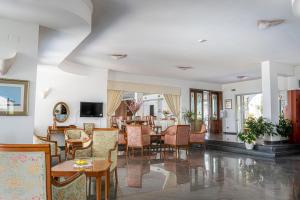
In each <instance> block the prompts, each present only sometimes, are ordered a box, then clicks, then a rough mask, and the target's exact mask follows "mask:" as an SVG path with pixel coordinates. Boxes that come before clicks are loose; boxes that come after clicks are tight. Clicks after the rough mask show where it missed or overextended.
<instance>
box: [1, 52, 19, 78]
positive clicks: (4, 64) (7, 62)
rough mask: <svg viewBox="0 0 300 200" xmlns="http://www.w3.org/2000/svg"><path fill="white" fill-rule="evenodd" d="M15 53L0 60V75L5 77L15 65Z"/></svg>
mask: <svg viewBox="0 0 300 200" xmlns="http://www.w3.org/2000/svg"><path fill="white" fill-rule="evenodd" d="M16 56H17V52H14V53H12V54H11V55H9V56H7V57H5V58H0V75H2V76H3V75H5V74H6V73H7V72H8V70H9V69H10V68H11V66H12V65H13V64H14V63H15V60H16Z"/></svg>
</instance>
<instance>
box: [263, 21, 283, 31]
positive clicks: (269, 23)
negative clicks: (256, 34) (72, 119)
mask: <svg viewBox="0 0 300 200" xmlns="http://www.w3.org/2000/svg"><path fill="white" fill-rule="evenodd" d="M285 22H286V20H285V19H273V20H258V21H257V27H258V28H259V29H261V30H264V29H267V28H270V27H273V26H278V25H280V24H283V23H285Z"/></svg>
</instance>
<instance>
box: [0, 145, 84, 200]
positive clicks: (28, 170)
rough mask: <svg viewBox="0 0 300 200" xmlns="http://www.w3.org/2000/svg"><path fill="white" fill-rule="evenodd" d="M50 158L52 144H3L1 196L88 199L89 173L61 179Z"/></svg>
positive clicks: (0, 149) (1, 155) (0, 171)
mask: <svg viewBox="0 0 300 200" xmlns="http://www.w3.org/2000/svg"><path fill="white" fill-rule="evenodd" d="M50 161H51V150H50V145H49V144H24V145H23V144H15V145H8V144H6V145H5V144H1V145H0V177H1V179H0V199H3V200H4V199H5V200H9V199H45V200H68V199H70V200H71V199H72V200H86V176H85V174H82V173H77V174H75V175H74V176H72V177H70V178H68V179H67V180H65V181H64V182H60V183H58V182H56V181H54V180H51V164H50ZM51 181H52V183H53V184H52V183H51Z"/></svg>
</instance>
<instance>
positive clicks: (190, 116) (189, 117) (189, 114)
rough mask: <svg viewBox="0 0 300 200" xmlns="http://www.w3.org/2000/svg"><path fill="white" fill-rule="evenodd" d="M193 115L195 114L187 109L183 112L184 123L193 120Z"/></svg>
mask: <svg viewBox="0 0 300 200" xmlns="http://www.w3.org/2000/svg"><path fill="white" fill-rule="evenodd" d="M194 116H195V114H194V113H193V112H191V111H189V110H187V111H185V112H184V113H183V119H184V121H185V123H186V124H187V123H189V124H191V123H192V122H193V120H194Z"/></svg>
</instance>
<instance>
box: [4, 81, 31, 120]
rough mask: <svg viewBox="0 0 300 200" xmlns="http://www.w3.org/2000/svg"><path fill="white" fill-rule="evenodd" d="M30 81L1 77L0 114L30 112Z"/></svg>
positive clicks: (17, 114) (19, 114)
mask: <svg viewBox="0 0 300 200" xmlns="http://www.w3.org/2000/svg"><path fill="white" fill-rule="evenodd" d="M28 88H29V81H24V80H12V79H0V116H25V115H27V114H28Z"/></svg>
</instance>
